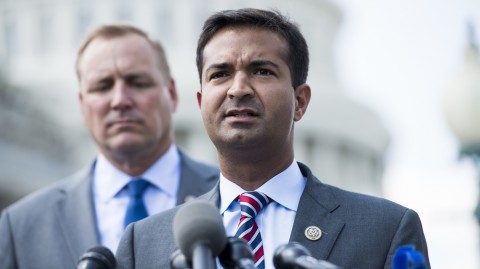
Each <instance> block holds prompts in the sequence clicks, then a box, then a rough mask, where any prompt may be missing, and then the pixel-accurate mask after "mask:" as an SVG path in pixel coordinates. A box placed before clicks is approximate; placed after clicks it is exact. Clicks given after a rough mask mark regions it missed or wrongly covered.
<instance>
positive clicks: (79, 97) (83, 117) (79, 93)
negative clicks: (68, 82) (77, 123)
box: [78, 89, 85, 122]
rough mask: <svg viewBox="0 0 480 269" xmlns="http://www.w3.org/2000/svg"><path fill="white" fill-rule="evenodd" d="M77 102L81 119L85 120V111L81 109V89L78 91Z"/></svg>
mask: <svg viewBox="0 0 480 269" xmlns="http://www.w3.org/2000/svg"><path fill="white" fill-rule="evenodd" d="M78 104H79V106H80V114H81V116H82V120H83V121H84V122H85V113H84V112H85V111H83V94H82V90H81V89H80V90H79V91H78Z"/></svg>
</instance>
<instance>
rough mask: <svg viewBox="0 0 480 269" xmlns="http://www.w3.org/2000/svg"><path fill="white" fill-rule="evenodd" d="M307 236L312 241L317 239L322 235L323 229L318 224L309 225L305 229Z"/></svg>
mask: <svg viewBox="0 0 480 269" xmlns="http://www.w3.org/2000/svg"><path fill="white" fill-rule="evenodd" d="M305 237H306V238H307V239H308V240H311V241H317V240H318V239H320V237H322V230H320V228H318V227H317V226H308V227H307V228H306V229H305Z"/></svg>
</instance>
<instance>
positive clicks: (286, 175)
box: [220, 160, 306, 269]
mask: <svg viewBox="0 0 480 269" xmlns="http://www.w3.org/2000/svg"><path fill="white" fill-rule="evenodd" d="M305 184H306V178H305V177H304V176H303V175H302V173H301V171H300V168H299V167H298V164H297V162H296V161H295V160H294V161H293V162H292V164H291V165H290V166H289V167H288V168H287V169H285V170H284V171H283V172H281V173H280V174H278V175H276V176H275V177H273V178H271V179H270V180H269V181H267V182H266V183H265V184H263V185H262V186H261V187H260V188H258V189H256V191H259V192H262V193H264V194H266V195H268V196H269V197H270V198H272V199H273V201H272V202H271V203H270V204H269V205H268V206H267V207H266V208H264V209H263V210H262V211H261V212H260V214H259V215H257V217H256V219H255V221H256V222H257V225H258V228H259V230H260V233H261V236H262V241H263V250H264V255H265V268H266V269H274V268H275V267H274V266H273V253H274V252H275V249H276V248H277V247H279V246H280V245H283V244H286V243H288V240H289V239H290V233H291V231H292V227H293V222H294V220H295V215H296V213H297V208H298V203H299V202H300V197H301V196H302V193H303V190H304V188H305ZM243 192H245V190H243V189H242V188H240V187H239V186H238V185H236V184H235V183H233V182H232V181H230V180H228V179H227V178H225V177H224V176H223V175H220V197H221V198H220V213H221V214H222V216H223V223H224V225H225V230H226V233H227V236H234V235H235V232H236V230H237V226H238V222H239V220H240V204H239V203H238V202H236V201H235V199H236V198H237V196H238V195H240V194H241V193H243Z"/></svg>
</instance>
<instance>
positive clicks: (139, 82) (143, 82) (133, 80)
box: [126, 76, 153, 89]
mask: <svg viewBox="0 0 480 269" xmlns="http://www.w3.org/2000/svg"><path fill="white" fill-rule="evenodd" d="M126 82H127V85H128V86H130V87H132V88H137V89H144V88H148V87H150V86H152V84H153V83H152V80H151V79H149V78H147V77H141V76H132V77H127V79H126Z"/></svg>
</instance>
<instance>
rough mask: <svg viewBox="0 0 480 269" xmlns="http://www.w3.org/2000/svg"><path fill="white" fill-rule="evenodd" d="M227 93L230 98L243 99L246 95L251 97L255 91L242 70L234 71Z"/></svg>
mask: <svg viewBox="0 0 480 269" xmlns="http://www.w3.org/2000/svg"><path fill="white" fill-rule="evenodd" d="M227 94H228V98H230V99H234V98H237V99H243V98H246V97H253V96H254V95H255V91H254V90H253V87H252V85H251V83H250V81H249V78H248V76H247V75H246V74H244V73H242V72H237V73H235V77H234V78H233V80H232V85H230V88H229V89H228V92H227Z"/></svg>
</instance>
